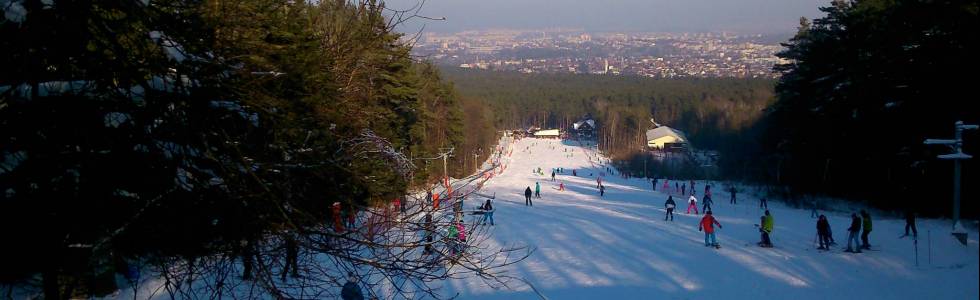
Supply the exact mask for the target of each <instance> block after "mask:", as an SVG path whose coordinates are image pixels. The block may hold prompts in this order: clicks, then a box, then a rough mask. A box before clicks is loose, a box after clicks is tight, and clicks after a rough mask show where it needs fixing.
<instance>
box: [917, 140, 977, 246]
mask: <svg viewBox="0 0 980 300" xmlns="http://www.w3.org/2000/svg"><path fill="white" fill-rule="evenodd" d="M955 127H956V137H955V139H952V140H947V139H926V140H925V142H924V144H926V145H946V146H949V147H950V148H951V150H953V151H955V152H953V153H950V154H942V155H939V156H937V157H938V158H939V159H950V160H953V236H955V237H956V239H957V240H959V241H960V243H962V244H963V245H964V246H965V245H966V229H964V228H963V224H960V161H961V160H965V159H970V158H972V157H973V156H971V155H969V154H966V153H963V130H966V129H969V130H976V129H977V127H978V126H977V125H966V124H963V121H956V126H955Z"/></svg>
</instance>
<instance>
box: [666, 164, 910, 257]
mask: <svg viewBox="0 0 980 300" xmlns="http://www.w3.org/2000/svg"><path fill="white" fill-rule="evenodd" d="M669 182H670V181H669V179H665V180H664V182H663V185H662V186H661V187H662V188H663V191H667V189H668V187H669ZM653 183H654V189H656V186H657V184H658V183H659V182H658V181H657V180H656V179H654V181H653ZM674 184H675V185H676V184H678V183H677V182H675V183H674ZM693 185H694V183H693V182H692V183H691V186H693ZM686 187H687V184H682V185H681V187H680V188H679V189H678V191H680V192H681V195H686V194H687V193H686V192H692V193H691V194H690V195H688V199H687V201H688V205H687V212H686V213H687V214H690V213H691V210H693V211H694V213H695V214H696V215H698V214H700V212H699V211H698V205H697V202H698V199H697V197H696V196H695V195H694V194H693V191H692V190H686V189H685V188H686ZM729 192H730V193H731V201H730V203H731V204H735V203H736V193H737V190H736V189H735V187H731V188H730V189H729ZM668 193H669V192H668ZM710 195H711V186H710V185H706V186H705V197H704V199H702V207H701V212H704V217H702V218H701V221H700V222H699V223H698V230H699V231H704V233H705V246H715V247H718V243H717V240H716V237H715V233H714V230H715V229H714V225H717V226H718V228H721V224H720V223H718V220H717V219H715V217H714V215H713V213H712V210H711V204H712V200H711V196H710ZM811 205H812V203H811ZM676 207H677V203H676V202H675V201H674V196H673V194H672V193H669V195H668V196H667V201H665V202H664V209H665V210H666V212H665V213H664V221H673V220H674V210H675V209H676ZM759 208H760V209H764V212H763V215H762V216H760V217H759V224H755V226H756V227H757V228H758V230H759V234H760V241H759V242H758V243H757V244H758V245H759V246H760V247H766V248H770V247H773V243H772V238H771V235H772V233H773V229H774V227H775V220H774V217H773V215H772V213H771V212H770V211H769V205H768V201H767V200H766V198H760V199H759ZM813 210H815V208H811V211H813ZM811 214H812V212H811ZM905 221H906V225H905V235H903V236H901V237H900V238H904V237H906V236H909V235H910V232H911V235H912V236H913V237H917V236H918V230H917V229H916V227H915V215H914V214H913V213H912V212H911V211H908V212H906V215H905ZM816 227H817V236H816V241H815V243H816V242H819V247H817V249H819V250H829V249H830V246H833V245H836V242H835V241H834V237H833V232H832V230H831V226H830V222H829V221H828V219H827V216H825V215H822V214H821V215H819V216H818V217H817V223H816ZM871 230H872V221H871V214H870V213H868V212H867V211H866V210H861V211H860V213H855V214H852V215H851V225H850V226H849V227H848V228H847V231H848V243H847V248H846V250H844V251H845V252H853V253H861V252H862V251H861V250H862V249H864V250H868V249H871V244H870V242H869V240H868V239H869V235H870V233H871ZM858 237H860V240H858Z"/></svg>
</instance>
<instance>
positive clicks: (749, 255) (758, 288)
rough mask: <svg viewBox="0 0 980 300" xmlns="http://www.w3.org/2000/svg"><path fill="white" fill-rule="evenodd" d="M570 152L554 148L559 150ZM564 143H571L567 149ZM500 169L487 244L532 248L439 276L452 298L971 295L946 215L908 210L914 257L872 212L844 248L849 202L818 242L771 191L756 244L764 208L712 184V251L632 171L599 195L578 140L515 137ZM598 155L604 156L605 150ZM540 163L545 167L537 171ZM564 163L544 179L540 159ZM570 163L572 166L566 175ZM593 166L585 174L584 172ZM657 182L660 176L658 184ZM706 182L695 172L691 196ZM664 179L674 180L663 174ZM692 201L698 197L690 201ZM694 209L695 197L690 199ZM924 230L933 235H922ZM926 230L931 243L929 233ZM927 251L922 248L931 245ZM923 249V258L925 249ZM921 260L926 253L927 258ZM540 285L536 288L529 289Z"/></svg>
mask: <svg viewBox="0 0 980 300" xmlns="http://www.w3.org/2000/svg"><path fill="white" fill-rule="evenodd" d="M566 148H567V149H568V150H567V151H569V152H564V149H566ZM569 153H572V155H571V156H569ZM508 160H509V163H508V165H507V169H506V171H505V172H503V173H502V174H498V175H497V176H496V177H494V178H493V179H491V180H490V181H488V182H487V183H486V185H485V186H484V188H483V191H484V193H488V194H489V193H496V198H497V199H496V200H495V202H494V204H495V207H496V209H497V211H496V213H495V215H494V218H495V220H496V226H494V230H493V236H492V239H493V242H494V243H496V244H499V245H510V244H518V245H530V246H532V247H534V248H535V252H534V253H533V254H532V255H531V256H530V257H529V258H528V259H526V260H525V261H523V262H522V263H520V264H517V265H513V266H510V267H508V268H507V270H506V271H507V275H508V276H513V277H516V278H522V279H523V280H525V281H526V282H528V283H530V284H531V285H533V287H534V288H535V289H536V290H537V292H535V290H534V289H532V288H531V286H529V285H528V284H525V283H523V282H521V280H513V281H511V282H509V283H508V286H509V289H508V288H500V289H494V288H491V287H490V286H488V285H487V284H486V283H484V282H483V281H482V280H480V279H477V278H465V279H455V280H451V281H447V282H445V288H446V289H447V291H446V292H448V293H447V294H448V295H453V294H454V293H459V298H461V299H541V298H542V296H543V297H546V298H547V299H796V300H802V299H978V297H980V291H978V244H977V236H978V235H977V232H976V231H971V232H970V240H969V243H968V246H962V245H961V244H959V243H958V242H956V241H955V240H954V239H953V238H952V237H951V236H950V235H949V231H950V230H949V227H950V226H949V224H948V221H941V220H927V219H920V220H918V229H919V236H920V238H919V245H918V250H919V266H918V267H916V265H915V256H914V252H913V251H914V248H913V242H912V240H911V239H910V238H905V239H899V238H898V237H899V236H900V235H901V234H903V233H904V225H905V222H904V220H900V219H886V218H881V217H878V216H872V217H873V219H874V230H873V231H872V232H871V236H870V241H871V244H872V246H873V247H874V248H877V250H875V251H865V252H864V253H861V254H851V253H845V252H842V251H841V248H843V247H844V246H846V237H847V230H846V228H847V227H848V225H849V224H850V213H849V212H846V213H845V212H824V211H821V213H823V214H826V215H827V217H828V219H829V221H830V224H831V226H832V228H833V234H834V238H835V240H836V241H837V243H838V246H837V247H836V248H835V249H833V250H832V251H829V252H821V251H818V250H816V249H815V248H816V245H815V244H814V238H815V232H816V219H813V218H810V212H809V211H808V210H800V209H794V208H788V207H786V206H784V205H782V204H781V203H779V202H778V201H770V203H769V209H770V211H771V213H772V214H773V216H774V218H775V229H774V231H773V235H772V238H773V243H774V244H775V248H760V247H758V246H756V245H755V243H756V242H758V240H759V233H758V231H757V229H756V228H755V227H754V225H753V224H756V223H758V220H759V217H760V216H761V215H762V210H760V209H759V208H758V199H755V198H752V197H750V196H748V195H744V194H739V203H738V204H737V205H731V204H729V203H728V198H729V197H728V193H727V192H722V185H721V184H720V183H715V184H713V187H712V189H713V191H714V199H715V201H714V202H715V204H714V207H713V212H714V215H715V217H716V218H717V219H718V221H719V222H720V223H721V224H722V226H723V228H721V229H718V230H717V231H716V234H717V238H718V242H719V243H720V244H721V249H714V248H709V247H705V246H704V235H703V233H701V232H698V230H697V223H698V221H699V220H700V217H701V216H696V215H694V214H693V213H692V214H691V215H687V214H685V213H684V209H685V208H686V206H687V205H686V203H685V201H684V199H686V197H680V198H679V197H678V196H677V195H675V197H674V198H675V201H677V203H678V208H677V211H676V212H675V217H674V221H673V222H667V221H664V219H663V217H664V209H663V204H664V201H665V200H666V198H667V194H665V193H662V192H661V191H659V190H660V187H658V191H656V192H654V191H651V183H650V182H649V181H644V180H642V179H629V180H627V179H622V178H620V177H619V176H618V174H617V175H612V176H605V177H604V178H603V183H604V184H605V185H606V194H605V196H604V197H601V198H600V197H599V192H598V189H597V188H596V176H598V175H599V172H601V170H602V169H604V167H605V166H604V165H601V164H598V163H597V162H596V158H595V156H594V154H593V153H591V152H590V151H589V150H588V149H587V148H585V147H580V146H578V144H577V142H571V141H564V142H562V141H557V140H543V139H523V140H520V141H517V142H516V143H515V144H514V146H513V153H512V155H511V156H510V157H509V158H508ZM603 161H604V159H603ZM538 167H540V168H541V169H542V171H543V172H544V173H545V175H535V174H533V173H532V169H537V168H538ZM558 167H563V168H565V169H566V171H565V172H564V174H558V175H557V179H558V180H559V181H562V182H564V184H565V189H566V190H565V191H558V182H552V181H550V177H551V176H550V169H551V168H558ZM572 169H575V170H576V171H577V172H578V176H577V177H576V176H571V170H572ZM590 173H591V175H590ZM535 182H539V183H540V184H541V194H542V197H541V198H540V199H537V198H535V199H534V200H533V201H534V206H533V207H528V206H525V205H524V195H523V191H524V189H525V188H526V187H528V186H530V187H531V188H532V190H533V189H534V183H535ZM662 182H663V181H662V180H661V185H662ZM704 184H705V182H704V181H698V183H697V191H698V199H699V200H700V196H702V195H701V194H702V191H703V187H704ZM671 185H673V183H671ZM700 204H701V203H700V202H699V203H698V205H699V206H700ZM699 209H700V207H699ZM930 235H931V237H930ZM927 238H929V239H930V240H931V250H930V247H929V245H928V243H927ZM930 252H931V253H930ZM930 257H931V258H930ZM930 259H931V261H930ZM539 294H540V295H539Z"/></svg>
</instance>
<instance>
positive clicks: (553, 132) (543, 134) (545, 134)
mask: <svg viewBox="0 0 980 300" xmlns="http://www.w3.org/2000/svg"><path fill="white" fill-rule="evenodd" d="M559 135H561V132H560V130H558V129H542V130H538V131H535V132H534V137H536V138H553V139H557V138H558V136H559Z"/></svg>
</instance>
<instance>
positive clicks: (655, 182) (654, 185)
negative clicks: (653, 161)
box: [653, 178, 659, 192]
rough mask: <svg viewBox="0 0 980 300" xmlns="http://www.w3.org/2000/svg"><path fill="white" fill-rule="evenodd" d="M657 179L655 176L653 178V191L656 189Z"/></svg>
mask: <svg viewBox="0 0 980 300" xmlns="http://www.w3.org/2000/svg"><path fill="white" fill-rule="evenodd" d="M657 181H659V180H657V179H656V178H654V179H653V191H654V192H656V191H657Z"/></svg>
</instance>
